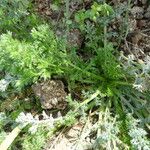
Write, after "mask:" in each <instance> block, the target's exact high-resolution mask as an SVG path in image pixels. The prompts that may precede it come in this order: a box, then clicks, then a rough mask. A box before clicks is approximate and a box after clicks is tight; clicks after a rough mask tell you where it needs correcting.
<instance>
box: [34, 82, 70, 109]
mask: <svg viewBox="0 0 150 150" xmlns="http://www.w3.org/2000/svg"><path fill="white" fill-rule="evenodd" d="M32 89H33V92H34V94H35V96H37V97H38V98H39V99H40V102H41V105H42V108H43V109H52V108H57V109H65V107H66V105H67V102H66V101H65V100H66V96H67V93H66V92H65V90H64V84H63V82H62V81H61V80H47V81H44V82H41V83H37V84H35V85H33V86H32Z"/></svg>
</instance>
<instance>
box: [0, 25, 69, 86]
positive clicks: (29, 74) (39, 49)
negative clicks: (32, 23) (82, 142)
mask: <svg viewBox="0 0 150 150" xmlns="http://www.w3.org/2000/svg"><path fill="white" fill-rule="evenodd" d="M31 37H32V39H31V41H19V40H18V39H14V38H13V37H12V33H10V32H8V33H7V34H3V35H1V37H0V57H1V58H2V59H1V60H0V70H4V71H5V72H7V73H9V74H11V75H13V76H15V77H16V78H17V82H16V85H17V86H18V87H22V86H24V85H27V84H28V83H30V82H33V81H34V82H35V81H36V80H37V79H38V78H50V77H51V75H52V74H59V75H60V74H63V73H64V70H63V65H64V64H66V63H67V62H66V61H67V60H66V51H65V47H64V45H63V44H62V42H61V40H60V39H58V38H57V37H55V35H54V33H53V32H52V30H51V29H49V26H48V25H41V26H39V27H37V28H34V29H32V32H31Z"/></svg>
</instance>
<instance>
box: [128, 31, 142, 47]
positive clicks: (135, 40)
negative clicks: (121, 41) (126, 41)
mask: <svg viewBox="0 0 150 150" xmlns="http://www.w3.org/2000/svg"><path fill="white" fill-rule="evenodd" d="M130 36H131V42H132V44H134V45H138V44H139V42H140V41H141V40H142V38H143V36H142V34H141V32H140V31H135V32H133V33H131V34H130Z"/></svg>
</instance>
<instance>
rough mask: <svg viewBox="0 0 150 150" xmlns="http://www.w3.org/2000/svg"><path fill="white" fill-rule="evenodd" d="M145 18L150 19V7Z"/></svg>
mask: <svg viewBox="0 0 150 150" xmlns="http://www.w3.org/2000/svg"><path fill="white" fill-rule="evenodd" d="M144 17H145V18H146V19H150V6H149V7H148V8H147V11H146V13H145V14H144Z"/></svg>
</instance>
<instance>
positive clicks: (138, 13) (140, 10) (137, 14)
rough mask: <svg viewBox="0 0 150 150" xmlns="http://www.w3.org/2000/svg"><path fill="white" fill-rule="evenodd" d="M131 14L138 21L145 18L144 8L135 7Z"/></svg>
mask: <svg viewBox="0 0 150 150" xmlns="http://www.w3.org/2000/svg"><path fill="white" fill-rule="evenodd" d="M131 14H132V15H133V17H134V18H136V19H142V18H143V14H144V8H143V7H138V6H134V7H133V8H132V9H131Z"/></svg>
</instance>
